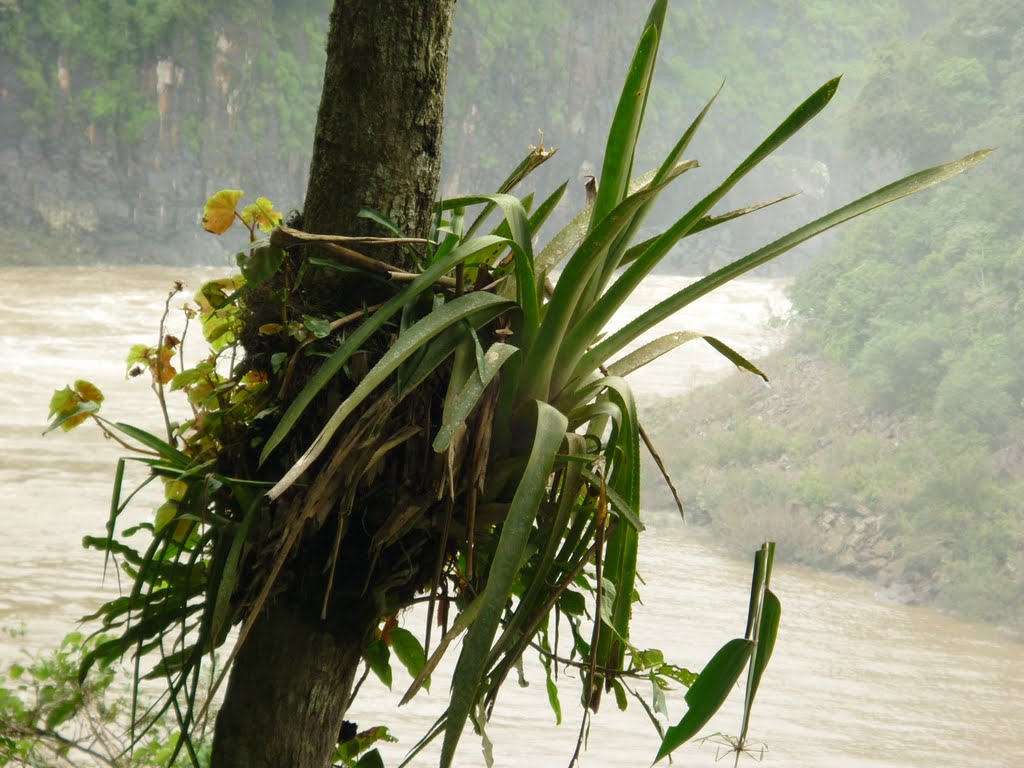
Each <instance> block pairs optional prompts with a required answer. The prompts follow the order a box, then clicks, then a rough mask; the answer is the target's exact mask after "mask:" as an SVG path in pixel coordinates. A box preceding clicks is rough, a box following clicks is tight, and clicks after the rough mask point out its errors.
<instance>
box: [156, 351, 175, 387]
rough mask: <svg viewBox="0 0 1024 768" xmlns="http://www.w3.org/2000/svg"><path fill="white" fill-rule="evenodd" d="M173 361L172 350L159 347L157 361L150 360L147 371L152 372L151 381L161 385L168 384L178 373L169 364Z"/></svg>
mask: <svg viewBox="0 0 1024 768" xmlns="http://www.w3.org/2000/svg"><path fill="white" fill-rule="evenodd" d="M173 359H174V350H173V349H168V348H167V347H160V353H159V359H151V360H150V363H149V370H150V371H152V372H153V379H154V380H156V381H159V382H160V383H161V384H170V383H171V379H173V378H174V377H175V376H177V375H178V372H177V371H176V370H175V369H174V366H173V365H172V364H171V360H173Z"/></svg>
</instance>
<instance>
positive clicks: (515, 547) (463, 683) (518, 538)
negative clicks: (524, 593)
mask: <svg viewBox="0 0 1024 768" xmlns="http://www.w3.org/2000/svg"><path fill="white" fill-rule="evenodd" d="M566 426H567V422H566V419H565V416H563V415H562V414H561V413H559V412H558V411H557V410H555V409H554V408H552V407H551V406H550V405H547V404H546V403H541V402H538V403H537V431H536V434H535V436H534V441H533V448H532V449H531V451H530V458H529V461H528V462H527V465H526V469H525V471H524V472H523V476H522V479H521V480H520V481H519V485H518V487H517V489H516V492H515V496H514V497H513V498H512V506H511V507H510V508H509V512H508V517H507V518H506V519H505V523H504V525H503V526H502V529H501V535H500V537H499V538H498V545H497V549H496V550H495V553H494V559H493V560H492V561H491V567H490V571H489V573H488V577H487V582H486V584H485V586H484V588H483V591H482V592H481V594H480V597H479V598H478V600H480V601H481V606H480V609H479V611H480V612H479V614H478V615H477V618H476V621H475V622H473V624H472V625H471V626H470V627H469V630H468V631H467V632H466V640H465V643H464V644H463V647H462V653H461V654H459V660H458V662H457V663H456V665H455V672H454V674H453V676H452V695H451V704H450V705H449V708H448V721H447V723H446V724H445V734H444V744H443V745H442V748H441V768H450V766H451V764H452V760H453V759H454V757H455V749H456V747H457V746H458V743H459V738H460V736H461V735H462V730H463V728H464V727H465V725H466V720H467V719H468V717H469V715H470V713H471V712H472V711H473V708H474V705H475V704H476V702H477V700H478V698H479V694H480V684H481V681H482V680H483V677H484V673H485V671H486V664H487V657H488V655H489V653H490V650H491V643H492V642H493V640H494V634H495V632H496V631H497V628H498V622H499V620H500V619H501V614H502V612H503V611H504V609H505V605H506V603H507V602H508V599H509V595H510V594H511V590H512V584H513V582H514V581H515V578H516V574H517V573H518V571H519V569H520V567H521V566H522V562H523V557H524V555H525V552H526V547H527V544H528V543H529V539H530V531H531V530H532V529H533V523H534V519H535V518H536V516H537V511H538V509H539V508H540V504H541V502H542V501H543V499H544V496H545V494H546V493H547V489H548V479H549V477H550V476H551V468H552V466H553V465H554V463H555V454H556V453H557V452H558V449H559V446H561V444H562V440H563V438H564V436H565V429H566Z"/></svg>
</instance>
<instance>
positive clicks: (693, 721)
mask: <svg viewBox="0 0 1024 768" xmlns="http://www.w3.org/2000/svg"><path fill="white" fill-rule="evenodd" d="M753 651H754V643H753V642H751V641H750V640H744V639H743V638H740V637H737V638H736V639H734V640H730V641H729V642H728V643H726V644H725V645H723V646H722V647H721V648H720V649H719V650H718V652H717V653H716V654H715V655H714V656H713V657H712V658H711V661H709V662H708V663H707V666H706V667H704V670H703V671H702V672H701V673H700V675H699V676H698V677H697V680H696V681H695V682H694V684H693V685H691V686H690V689H689V690H688V691H687V692H686V696H685V699H686V703H687V705H689V709H687V710H686V714H685V715H683V719H682V720H680V721H679V722H678V723H676V724H675V725H673V726H672V727H671V728H669V729H668V731H666V733H665V739H664V740H663V741H662V742H661V748H660V749H659V750H658V755H657V757H655V758H654V762H658V761H659V760H661V759H662V758H664V757H666V756H667V755H669V754H670V753H672V752H673V751H675V750H676V749H678V748H679V747H680V746H682V745H683V744H685V743H686V742H687V741H689V740H690V739H692V738H693V737H694V736H696V735H697V733H698V732H699V731H700V729H701V728H703V727H704V726H705V725H706V724H707V722H708V720H710V719H711V717H712V716H713V715H714V714H715V712H717V711H718V710H719V709H720V708H721V706H722V704H723V703H724V702H725V700H726V698H728V696H729V692H730V691H732V688H733V686H734V685H736V681H737V680H739V678H740V675H741V674H742V673H743V668H744V667H745V666H746V665H747V661H748V660H749V659H750V654H751V653H753Z"/></svg>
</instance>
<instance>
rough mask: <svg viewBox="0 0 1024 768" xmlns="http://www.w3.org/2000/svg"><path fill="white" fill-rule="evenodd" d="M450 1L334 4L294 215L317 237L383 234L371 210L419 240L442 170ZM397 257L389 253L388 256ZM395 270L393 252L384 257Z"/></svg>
mask: <svg viewBox="0 0 1024 768" xmlns="http://www.w3.org/2000/svg"><path fill="white" fill-rule="evenodd" d="M454 6H455V2H454V0H429V1H428V0H338V2H336V3H335V7H334V13H333V14H332V17H331V35H330V39H329V41H328V45H327V71H326V77H325V80H324V91H323V98H322V100H321V102H320V117H319V120H318V122H317V129H316V136H315V138H314V146H313V162H312V165H311V166H310V178H309V191H308V193H307V195H306V205H305V209H304V211H303V216H304V225H305V229H306V230H307V231H309V232H316V233H321V234H347V235H359V234H373V235H381V234H385V233H383V232H381V230H380V228H379V226H378V225H376V224H374V223H372V222H369V221H367V220H365V219H358V218H356V214H357V213H358V212H359V210H360V208H363V207H367V206H368V207H371V208H375V209H377V210H378V211H380V212H381V213H383V214H384V215H386V216H388V217H390V218H391V219H392V220H394V221H395V222H397V223H398V224H399V226H400V227H402V228H403V229H404V230H405V231H406V232H407V233H408V234H409V235H419V236H423V235H425V234H426V232H427V230H428V228H429V225H430V217H431V209H432V206H433V204H434V200H435V196H436V194H437V181H438V177H439V175H440V170H441V128H442V125H443V110H444V85H445V80H446V77H447V68H448V39H449V35H450V33H451V17H452V12H453V10H454ZM396 251H397V249H396ZM387 260H389V261H392V263H397V262H400V261H401V260H402V256H401V252H400V251H397V252H396V253H394V254H387Z"/></svg>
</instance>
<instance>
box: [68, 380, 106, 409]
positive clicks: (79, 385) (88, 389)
mask: <svg viewBox="0 0 1024 768" xmlns="http://www.w3.org/2000/svg"><path fill="white" fill-rule="evenodd" d="M75 394H76V395H78V397H79V399H81V401H82V402H83V403H102V402H103V393H102V392H100V389H99V387H97V386H96V385H95V384H93V383H92V382H91V381H83V380H82V379H79V380H78V381H76V382H75Z"/></svg>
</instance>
